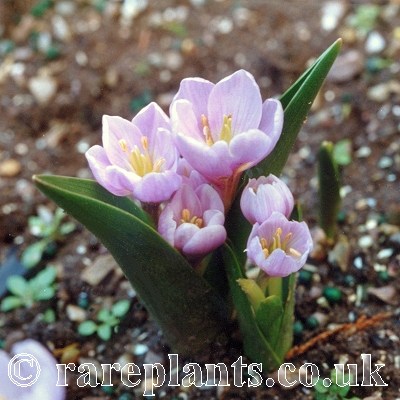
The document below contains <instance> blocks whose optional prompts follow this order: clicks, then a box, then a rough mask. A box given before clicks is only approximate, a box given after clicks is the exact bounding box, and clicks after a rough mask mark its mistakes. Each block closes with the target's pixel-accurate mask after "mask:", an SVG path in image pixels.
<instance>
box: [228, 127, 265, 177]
mask: <svg viewBox="0 0 400 400" xmlns="http://www.w3.org/2000/svg"><path fill="white" fill-rule="evenodd" d="M272 148H273V147H272V143H271V139H270V138H269V137H268V136H267V135H266V134H265V133H264V132H262V131H260V130H258V129H252V130H249V131H247V132H244V133H241V134H239V135H237V136H235V137H234V138H233V139H232V140H231V142H230V144H229V150H230V152H231V155H232V159H233V160H234V168H235V169H236V168H238V167H239V166H243V165H245V166H246V167H245V168H244V169H243V170H246V169H248V168H250V167H252V166H254V165H256V164H258V163H259V162H260V161H262V160H263V159H264V158H265V157H266V156H267V155H268V154H269V153H270V152H271V150H272Z"/></svg>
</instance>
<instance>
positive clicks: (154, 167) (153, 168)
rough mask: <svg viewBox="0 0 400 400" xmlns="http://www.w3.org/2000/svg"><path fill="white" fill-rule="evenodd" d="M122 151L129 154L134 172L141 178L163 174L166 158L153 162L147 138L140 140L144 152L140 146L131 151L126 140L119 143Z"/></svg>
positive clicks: (143, 137)
mask: <svg viewBox="0 0 400 400" xmlns="http://www.w3.org/2000/svg"><path fill="white" fill-rule="evenodd" d="M118 143H119V145H120V147H121V150H122V151H123V152H124V153H128V161H129V164H130V166H131V167H132V170H133V171H135V172H136V173H137V174H138V175H139V176H144V175H146V174H148V173H150V172H161V171H162V167H163V165H164V163H165V158H163V157H160V158H158V159H157V160H155V161H154V162H153V159H152V156H151V155H150V153H149V140H148V138H147V136H142V137H141V138H140V143H141V145H142V149H143V151H140V149H139V147H138V146H134V147H133V149H132V150H131V149H130V148H129V146H128V143H127V142H126V140H125V139H120V140H119V141H118Z"/></svg>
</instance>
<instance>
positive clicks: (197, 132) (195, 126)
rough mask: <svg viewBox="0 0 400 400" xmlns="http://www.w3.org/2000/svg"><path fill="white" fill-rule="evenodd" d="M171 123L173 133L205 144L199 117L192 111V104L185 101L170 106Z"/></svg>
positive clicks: (178, 101)
mask: <svg viewBox="0 0 400 400" xmlns="http://www.w3.org/2000/svg"><path fill="white" fill-rule="evenodd" d="M171 122H172V128H173V131H174V132H175V133H176V134H178V135H184V136H187V137H191V138H194V139H196V140H198V141H200V142H202V143H205V136H204V134H203V128H202V127H201V126H200V125H199V124H201V116H200V115H197V114H195V113H194V111H193V106H192V104H191V103H190V102H189V101H187V100H177V101H175V102H174V103H173V104H172V106H171Z"/></svg>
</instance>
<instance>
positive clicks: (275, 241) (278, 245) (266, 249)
mask: <svg viewBox="0 0 400 400" xmlns="http://www.w3.org/2000/svg"><path fill="white" fill-rule="evenodd" d="M281 237H282V228H277V229H276V231H275V233H274V234H273V235H272V238H271V241H270V243H269V244H268V241H267V239H265V238H260V239H259V240H260V244H261V248H262V252H263V253H264V256H265V258H267V257H269V255H270V254H271V253H272V252H273V251H274V250H276V249H282V250H283V251H284V252H285V253H286V254H288V255H291V256H293V257H296V258H299V257H301V253H300V252H299V251H298V250H296V249H294V248H293V247H289V248H288V245H289V242H290V239H291V238H292V237H293V233H292V232H289V233H287V234H286V235H285V237H284V239H283V240H282V239H281Z"/></svg>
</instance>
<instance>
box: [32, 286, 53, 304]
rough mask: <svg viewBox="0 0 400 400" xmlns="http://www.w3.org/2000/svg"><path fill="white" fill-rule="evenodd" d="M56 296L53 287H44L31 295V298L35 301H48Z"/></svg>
mask: <svg viewBox="0 0 400 400" xmlns="http://www.w3.org/2000/svg"><path fill="white" fill-rule="evenodd" d="M55 294H56V290H55V289H54V288H53V287H46V288H43V289H41V290H40V291H37V292H34V293H33V298H34V299H35V300H38V301H41V300H50V299H51V298H53V297H54V295H55Z"/></svg>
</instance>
